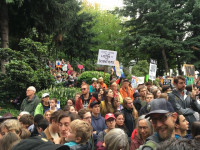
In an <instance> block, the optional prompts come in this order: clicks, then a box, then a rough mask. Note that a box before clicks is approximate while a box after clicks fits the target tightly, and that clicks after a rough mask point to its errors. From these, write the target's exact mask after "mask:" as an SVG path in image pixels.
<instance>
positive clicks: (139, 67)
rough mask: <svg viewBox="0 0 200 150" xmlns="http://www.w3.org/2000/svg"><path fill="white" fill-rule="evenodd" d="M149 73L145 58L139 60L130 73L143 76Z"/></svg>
mask: <svg viewBox="0 0 200 150" xmlns="http://www.w3.org/2000/svg"><path fill="white" fill-rule="evenodd" d="M148 73H149V63H148V62H147V61H146V60H139V61H138V63H137V64H136V65H134V66H133V68H132V74H133V75H134V76H137V77H145V76H146V75H147V74H148Z"/></svg>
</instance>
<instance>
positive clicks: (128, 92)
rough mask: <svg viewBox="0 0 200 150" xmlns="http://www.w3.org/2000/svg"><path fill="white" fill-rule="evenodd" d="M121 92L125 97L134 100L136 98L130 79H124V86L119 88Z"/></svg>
mask: <svg viewBox="0 0 200 150" xmlns="http://www.w3.org/2000/svg"><path fill="white" fill-rule="evenodd" d="M119 92H120V94H121V96H122V98H123V99H124V98H126V97H130V98H131V99H132V101H133V100H134V98H133V94H134V91H133V89H132V88H130V87H129V81H128V79H124V81H123V83H122V87H121V88H120V89H119Z"/></svg>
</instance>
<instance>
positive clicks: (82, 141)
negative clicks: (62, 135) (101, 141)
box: [64, 119, 92, 150]
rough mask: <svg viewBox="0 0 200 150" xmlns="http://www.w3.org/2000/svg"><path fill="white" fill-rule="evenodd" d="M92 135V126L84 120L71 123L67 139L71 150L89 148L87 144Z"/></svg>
mask: <svg viewBox="0 0 200 150" xmlns="http://www.w3.org/2000/svg"><path fill="white" fill-rule="evenodd" d="M91 135H92V127H91V125H90V124H89V123H88V122H86V121H83V120H78V119H77V120H74V121H72V122H71V123H70V126H69V131H68V135H67V138H66V139H65V140H66V141H68V143H65V144H64V145H68V146H69V147H70V149H72V150H75V149H78V148H83V149H84V148H86V149H87V148H89V144H88V143H87V142H88V140H89V139H90V137H91Z"/></svg>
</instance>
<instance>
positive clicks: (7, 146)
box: [0, 132, 20, 150]
mask: <svg viewBox="0 0 200 150" xmlns="http://www.w3.org/2000/svg"><path fill="white" fill-rule="evenodd" d="M19 140H20V137H19V136H18V135H17V134H16V133H12V132H10V133H8V134H6V135H5V136H4V137H3V138H2V140H1V144H0V150H11V147H12V144H13V143H14V142H16V141H19Z"/></svg>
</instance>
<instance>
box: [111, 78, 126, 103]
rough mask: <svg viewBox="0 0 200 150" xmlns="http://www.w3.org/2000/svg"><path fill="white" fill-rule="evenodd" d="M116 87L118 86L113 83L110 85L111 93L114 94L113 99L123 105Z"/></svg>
mask: <svg viewBox="0 0 200 150" xmlns="http://www.w3.org/2000/svg"><path fill="white" fill-rule="evenodd" d="M117 86H118V84H117V83H116V82H113V83H112V84H111V89H112V91H113V93H114V98H118V99H119V100H120V104H122V103H123V98H122V96H121V94H120V92H119V91H118V90H117Z"/></svg>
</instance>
